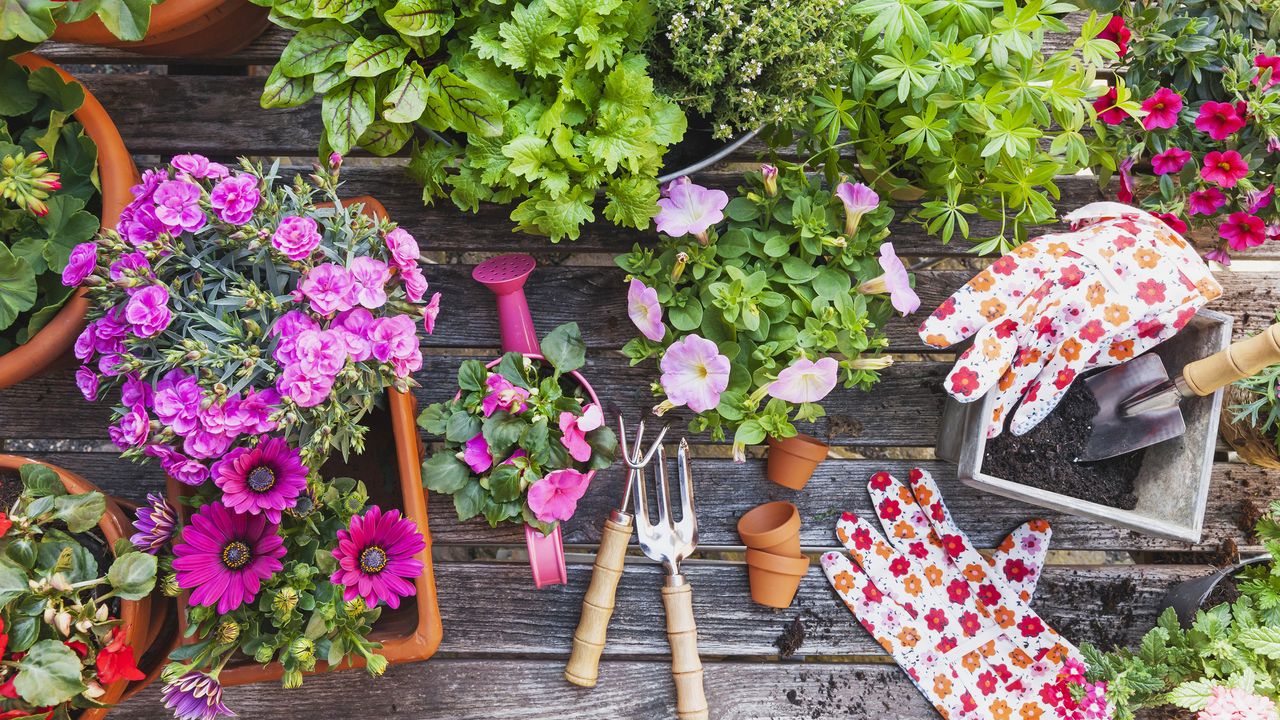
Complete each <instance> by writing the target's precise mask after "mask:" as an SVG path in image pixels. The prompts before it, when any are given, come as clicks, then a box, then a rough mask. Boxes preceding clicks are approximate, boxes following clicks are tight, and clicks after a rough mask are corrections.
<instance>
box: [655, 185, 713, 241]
mask: <svg viewBox="0 0 1280 720" xmlns="http://www.w3.org/2000/svg"><path fill="white" fill-rule="evenodd" d="M684 180H685V182H678V181H676V180H673V181H671V182H670V183H668V184H667V187H666V191H667V196H666V197H664V198H661V199H659V200H658V208H659V210H658V214H657V216H656V217H654V226H655V227H657V229H658V232H661V233H666V234H667V235H669V236H671V237H674V238H678V237H684V236H685V235H693V236H694V237H696V238H698V240H699V241H700V242H701V243H702V244H704V245H705V244H706V243H707V229H708V228H710V227H711V226H712V225H715V224H716V223H718V222H720V221H721V220H724V212H723V211H724V208H725V206H726V205H728V204H729V196H728V195H726V194H725V192H724V191H723V190H709V189H707V188H704V187H702V186H701V185H697V184H695V183H693V182H689V181H688V178H684Z"/></svg>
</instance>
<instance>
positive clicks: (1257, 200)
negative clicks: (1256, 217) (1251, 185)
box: [1245, 184, 1276, 213]
mask: <svg viewBox="0 0 1280 720" xmlns="http://www.w3.org/2000/svg"><path fill="white" fill-rule="evenodd" d="M1275 199H1276V186H1275V185H1274V184H1272V185H1268V186H1266V187H1265V188H1263V189H1261V190H1251V191H1250V192H1249V206H1248V207H1246V208H1245V212H1250V213H1256V212H1258V211H1260V210H1262V209H1263V208H1265V207H1267V206H1268V205H1270V204H1271V202H1272V201H1273V200H1275Z"/></svg>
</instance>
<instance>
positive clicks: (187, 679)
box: [164, 672, 236, 720]
mask: <svg viewBox="0 0 1280 720" xmlns="http://www.w3.org/2000/svg"><path fill="white" fill-rule="evenodd" d="M164 706H165V707H167V708H169V709H170V710H173V716H174V718H176V719H177V720H215V719H216V718H219V717H235V716H236V714H235V713H233V712H231V710H230V709H229V708H228V707H227V706H226V705H224V704H223V703H222V684H221V683H219V682H218V678H216V677H213V676H212V675H206V674H205V673H202V672H189V673H187V674H186V675H183V676H182V677H180V678H178V679H177V680H174V681H173V682H171V683H169V684H168V685H165V686H164Z"/></svg>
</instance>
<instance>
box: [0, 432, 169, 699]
mask: <svg viewBox="0 0 1280 720" xmlns="http://www.w3.org/2000/svg"><path fill="white" fill-rule="evenodd" d="M29 463H37V464H40V465H44V466H45V467H47V468H49V469H50V470H53V471H54V472H55V473H57V474H58V479H59V480H61V481H62V486H63V487H65V488H66V489H67V492H69V493H72V494H75V495H81V494H84V493H88V492H93V491H95V490H98V488H97V487H96V486H95V485H94V484H93V483H91V482H89V481H88V480H85V479H84V478H82V477H80V476H79V475H77V474H75V473H73V472H70V471H68V470H63V469H62V468H60V467H58V466H56V465H50V464H49V463H42V462H40V461H38V460H32V459H31V458H25V457H20V456H17V455H0V469H5V470H13V471H17V470H18V468H20V467H22V466H23V465H27V464H29ZM98 529H99V530H101V531H102V535H103V537H104V538H105V539H106V544H107V547H112V546H113V545H114V544H115V542H116V540H119V539H120V538H127V537H129V535H131V534H132V532H133V525H132V522H131V520H130V518H129V515H128V514H127V513H126V512H125V510H124V509H123V508H122V507H121V506H120V504H119V503H118V502H117V501H116V500H115V499H114V498H112V497H110V496H108V497H107V512H106V514H104V515H103V516H102V521H101V522H99V523H98ZM105 571H106V569H105V568H103V572H105ZM166 600H168V599H167V598H164V597H163V595H160V594H159V592H158V591H157V592H155V593H152V594H151V595H150V596H148V597H145V598H143V599H141V600H121V601H120V622H121V627H123V628H124V632H125V641H126V642H127V643H128V644H129V646H130V647H132V648H133V649H134V651H135V653H137V655H136V657H142V656H144V655H148V654H151V655H154V654H157V653H156V652H154V650H159V651H160V652H158V654H159V655H160V656H161V657H163V655H165V654H166V653H165V652H164V650H167V648H168V646H169V644H170V643H171V641H172V637H173V636H172V635H169V636H168V638H165V637H164V636H162V635H161V633H160V628H158V627H157V628H153V627H152V620H153V619H154V617H155V615H156V613H157V612H163V609H162V608H159V607H157V603H162V602H164V601H166ZM169 604H172V602H171V601H170V602H169ZM157 643H160V644H161V645H163V647H158V646H157ZM143 671H144V672H146V671H147V669H145V668H143ZM157 675H159V667H156V668H155V669H154V671H153V672H151V673H148V676H147V679H145V680H139V681H136V682H129V681H128V680H120V681H118V682H114V683H112V684H110V685H108V686H107V687H106V693H105V694H103V696H102V697H100V698H98V701H99V702H101V703H103V704H104V705H114V704H115V703H118V702H120V701H121V700H122V699H124V697H126V696H127V695H132V694H133V693H135V692H137V691H138V690H140V689H142V687H145V686H146V685H147V684H148V683H150V682H151V681H152V680H154V679H155V677H156V676H157ZM108 710H109V708H90V709H87V710H82V711H80V713H79V715H77V718H79V720H101V718H105V717H106V716H107V711H108Z"/></svg>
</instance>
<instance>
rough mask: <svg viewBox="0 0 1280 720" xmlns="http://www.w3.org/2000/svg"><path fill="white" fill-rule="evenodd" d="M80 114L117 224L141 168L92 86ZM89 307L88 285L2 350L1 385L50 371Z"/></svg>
mask: <svg viewBox="0 0 1280 720" xmlns="http://www.w3.org/2000/svg"><path fill="white" fill-rule="evenodd" d="M14 59H15V60H17V62H18V64H20V65H22V66H23V67H26V68H30V69H32V70H34V69H36V68H42V67H50V68H53V69H54V70H56V71H57V72H58V74H59V75H61V76H62V79H63V80H67V81H71V80H74V79H75V78H73V77H71V76H70V75H68V74H67V73H66V72H65V71H63V69H62V68H60V67H58V66H57V65H54V64H53V63H51V62H49V61H48V60H45V59H44V58H42V57H40V56H38V55H31V54H26V55H19V56H18V57H16V58H14ZM75 118H76V120H77V121H79V123H80V124H81V125H83V126H84V131H85V133H86V134H87V135H88V136H89V137H90V138H91V139H92V140H93V142H94V144H95V145H97V146H98V179H99V181H100V183H101V185H102V227H103V228H114V227H115V226H116V224H117V223H118V222H119V221H120V211H121V210H123V209H124V207H125V205H128V204H129V201H131V200H133V194H132V193H130V192H129V188H130V187H132V186H133V185H135V184H136V183H137V182H138V169H137V168H136V167H135V166H134V164H133V158H131V157H130V156H129V151H128V150H126V149H125V147H124V141H123V140H121V139H120V132H119V131H118V130H116V125H115V123H113V122H112V121H111V117H110V116H109V115H107V111H106V109H105V108H103V107H102V103H100V102H98V100H97V98H95V97H94V96H93V95H92V94H91V93H90V92H89V90H88V89H87V88H86V89H85V91H84V104H83V105H81V106H80V109H79V110H77V111H76V113H75ZM88 309H89V301H88V299H87V297H86V290H85V289H84V288H80V289H79V290H77V291H76V293H75V294H74V295H72V296H71V299H69V300H67V304H66V305H63V306H62V309H61V310H59V311H58V314H57V315H54V316H53V319H52V320H50V321H49V324H47V325H45V326H44V327H43V328H42V329H41V330H40V332H38V333H36V334H35V336H34V337H32V338H31V339H30V340H28V341H27V342H26V343H25V344H23V345H20V346H18V347H16V348H14V349H13V350H10V351H9V352H7V353H5V354H4V355H0V389H2V388H7V387H9V386H11V385H16V384H18V383H20V382H22V381H23V380H26V379H27V378H30V377H34V376H36V375H38V374H40V373H41V372H43V371H44V370H47V369H48V368H49V367H51V366H52V365H53V364H54V363H56V362H57V361H58V360H59V359H61V358H62V356H63V355H65V354H66V353H67V351H68V350H70V349H71V346H72V345H73V344H75V341H76V337H77V336H78V335H79V334H80V331H81V330H84V326H85V313H86V312H87V311H88Z"/></svg>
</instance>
